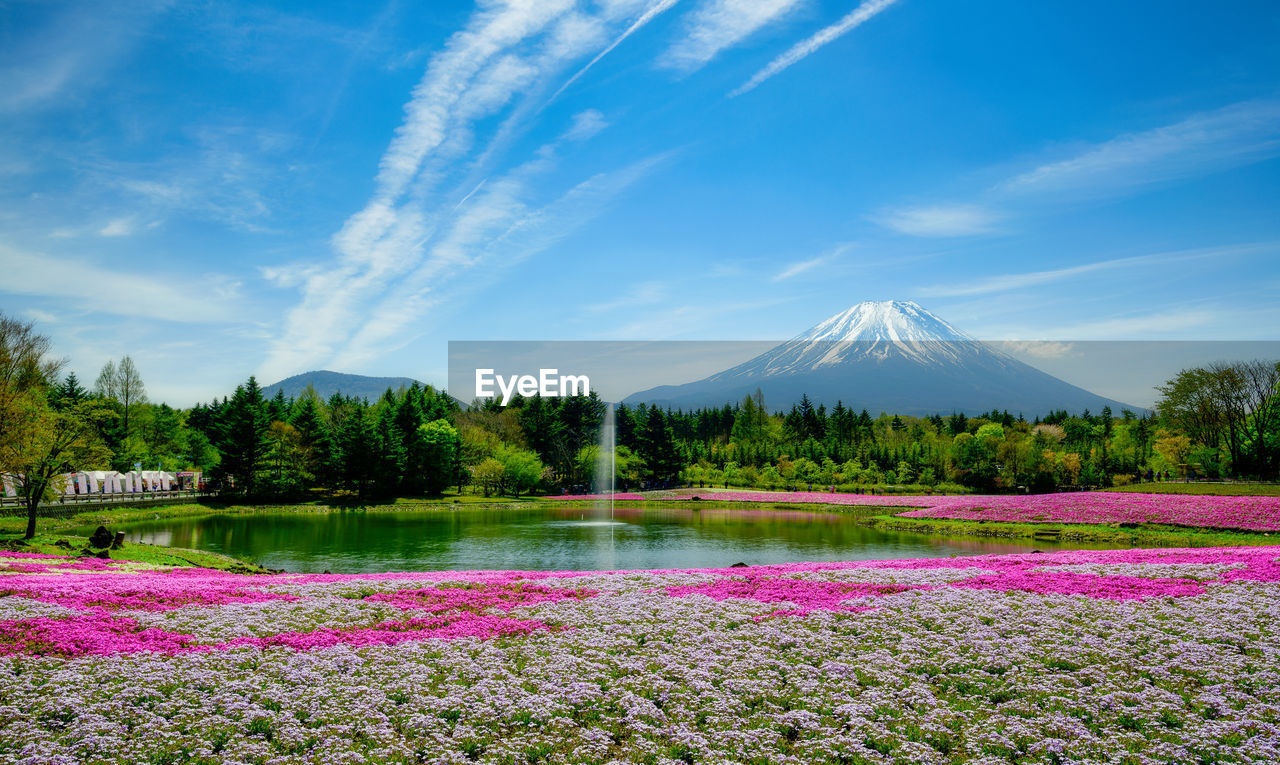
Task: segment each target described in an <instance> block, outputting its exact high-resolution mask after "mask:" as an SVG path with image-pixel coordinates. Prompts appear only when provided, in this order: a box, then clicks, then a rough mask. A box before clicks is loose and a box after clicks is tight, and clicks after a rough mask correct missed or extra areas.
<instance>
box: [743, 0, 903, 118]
mask: <svg viewBox="0 0 1280 765" xmlns="http://www.w3.org/2000/svg"><path fill="white" fill-rule="evenodd" d="M897 1H898V0H865V1H864V2H863V3H862V4H861V5H859V6H858V7H857V8H854V9H853V10H852V11H850V12H849V13H848V14H847V15H846V16H845V17H844V18H842V19H840V20H839V21H837V22H836V23H834V24H832V25H830V26H828V27H824V28H823V29H821V30H819V31H818V32H817V33H816V34H814V35H813V36H812V37H809V38H806V39H804V40H801V41H800V42H798V43H796V44H795V45H793V46H791V48H790V49H788V50H787V52H786V53H783V54H782V55H781V56H778V57H777V58H775V59H774V60H773V61H770V62H769V64H768V65H767V66H765V67H764V68H763V69H761V70H760V71H758V72H756V73H755V74H754V75H752V77H751V79H749V80H747V81H746V82H744V83H743V84H742V85H740V86H738V87H737V88H736V89H734V90H733V91H732V92H730V93H729V97H730V98H734V97H736V96H740V95H742V94H743V93H746V92H747V91H750V90H754V89H755V88H756V87H758V86H759V85H760V84H761V83H763V82H764V81H765V80H767V79H769V78H770V77H773V76H774V75H776V74H778V73H779V72H781V71H782V70H784V69H786V68H787V67H789V66H791V65H792V64H795V63H798V62H799V61H800V60H801V59H804V58H806V57H807V56H810V55H812V54H813V53H814V52H816V51H817V50H818V49H819V48H821V47H823V46H824V45H827V44H828V43H831V42H834V41H835V40H837V39H839V38H840V37H842V36H844V35H846V34H848V33H849V32H851V31H853V30H854V29H857V28H858V27H860V26H862V25H863V24H865V23H866V22H868V21H870V20H871V19H872V18H873V17H875V16H876V15H878V14H879V13H880V12H881V11H883V10H884V9H886V8H888V7H889V6H891V5H893V4H894V3H895V2H897Z"/></svg>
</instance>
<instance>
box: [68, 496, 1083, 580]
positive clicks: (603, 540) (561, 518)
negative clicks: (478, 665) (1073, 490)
mask: <svg viewBox="0 0 1280 765" xmlns="http://www.w3.org/2000/svg"><path fill="white" fill-rule="evenodd" d="M117 528H118V529H119V530H122V531H124V532H125V538H126V539H127V540H128V541H132V542H148V543H152V544H163V545H173V546H176V547H188V548H194V549H198V550H208V551H212V552H219V553H225V554H227V555H233V556H235V557H237V558H241V559H243V560H249V561H253V562H254V563H257V564H259V565H262V566H266V567H269V568H277V569H283V570H285V571H291V572H322V571H332V572H333V573H365V572H380V571H425V570H448V569H453V570H458V569H528V570H546V569H577V570H588V569H594V570H608V569H644V568H713V567H720V566H729V565H732V564H734V563H739V562H741V563H747V564H751V565H758V564H765V563H789V562H798V561H820V560H867V559H875V558H912V557H944V556H948V555H975V554H980V553H1007V552H1029V551H1031V550H1033V549H1039V550H1044V551H1046V552H1047V551H1049V550H1056V549H1065V548H1068V547H1078V546H1079V545H1062V544H1057V543H1053V542H1042V541H1038V540H1037V541H1035V542H1034V543H1032V542H1031V541H1029V540H1028V541H1026V542H1022V541H1019V540H999V541H997V540H983V539H978V538H973V537H943V536H933V535H924V534H907V533H896V532H885V531H879V530H876V529H870V528H866V527H865V526H860V525H858V524H856V523H855V522H854V521H853V519H852V518H850V517H848V516H842V515H840V514H838V513H821V512H808V511H772V510H715V509H702V510H690V509H687V508H672V509H657V510H655V509H652V508H647V509H644V510H638V509H623V508H619V509H618V510H617V511H616V514H615V516H614V519H613V520H610V518H609V515H608V511H605V512H604V513H598V512H593V511H591V510H583V509H579V508H575V509H566V508H554V507H545V508H543V507H538V508H528V509H518V510H482V509H476V510H470V509H461V510H417V511H404V512H399V511H397V512H391V511H374V512H366V511H358V510H349V511H337V512H330V513H306V512H300V513H279V514H275V513H272V514H264V513H259V514H255V515H209V516H201V517H192V518H171V519H161V520H155V521H142V522H137V523H131V524H124V525H121V526H119V527H117ZM113 530H114V529H113ZM90 531H91V530H90ZM1094 547H1097V546H1094Z"/></svg>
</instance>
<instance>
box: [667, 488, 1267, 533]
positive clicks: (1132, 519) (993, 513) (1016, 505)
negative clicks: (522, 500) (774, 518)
mask: <svg viewBox="0 0 1280 765" xmlns="http://www.w3.org/2000/svg"><path fill="white" fill-rule="evenodd" d="M684 494H685V495H686V496H697V497H699V498H700V499H705V500H713V501H737V502H772V503H796V504H816V503H824V504H830V505H862V506H865V505H877V506H884V507H914V508H919V509H916V510H908V511H906V512H902V513H899V515H902V516H903V517H906V518H952V519H957V520H970V521H975V520H976V521H1016V522H1029V523H1161V524H1175V525H1180V526H1200V527H1208V528H1223V529H1244V530H1248V531H1280V497H1229V496H1192V495H1171V494H1136V493H1130V492H1106V491H1091V492H1069V493H1062V494H1030V495H997V496H984V495H929V496H925V495H920V496H907V495H901V496H900V495H885V496H875V495H867V494H827V493H823V492H801V491H797V492H769V491H720V492H717V491H699V490H685V491H684Z"/></svg>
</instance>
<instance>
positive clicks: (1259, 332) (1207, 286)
mask: <svg viewBox="0 0 1280 765" xmlns="http://www.w3.org/2000/svg"><path fill="white" fill-rule="evenodd" d="M0 82H4V83H5V87H4V88H2V89H0V310H4V311H5V312H7V313H11V314H16V315H18V316H21V317H25V318H31V319H35V320H37V321H38V324H39V327H40V329H41V330H42V331H43V332H45V333H47V334H49V335H50V336H51V337H52V338H53V339H54V341H55V343H56V346H57V349H58V351H59V353H61V354H63V355H65V356H67V357H68V358H69V359H70V367H71V368H72V369H75V370H76V371H77V372H79V373H80V375H81V376H82V377H83V378H86V379H88V380H92V378H93V377H94V376H96V373H97V370H98V369H99V368H100V366H101V365H102V364H103V363H104V362H105V361H106V360H107V359H109V358H118V357H119V356H121V355H124V354H129V355H131V356H132V357H133V358H134V360H135V361H136V362H137V364H138V366H139V368H140V370H141V371H142V374H143V376H144V379H145V380H146V382H147V383H148V387H149V390H150V392H151V396H152V398H153V400H168V401H170V402H171V403H177V404H190V403H193V402H194V401H196V400H207V399H209V398H210V397H212V396H214V395H221V394H223V393H226V392H228V391H229V390H230V389H231V388H232V387H234V385H235V384H236V383H237V382H238V381H240V380H243V379H244V378H245V377H247V376H248V375H249V374H251V373H256V374H257V375H258V376H259V378H260V379H262V380H263V381H264V382H270V381H274V380H276V379H279V378H281V377H284V376H287V375H290V374H294V373H297V372H301V371H304V370H308V369H317V368H328V369H335V370H340V371H349V372H357V373H364V374H375V375H407V376H413V377H417V378H419V379H424V380H427V381H429V382H435V383H443V381H444V379H445V363H446V358H445V352H446V343H447V341H448V340H450V339H455V340H458V339H762V338H763V339H768V338H785V337H789V336H791V335H793V334H795V333H797V332H799V331H801V330H803V329H805V328H806V327H808V326H810V325H812V324H815V323H817V322H818V321H820V320H821V319H824V318H826V317H827V316H829V315H831V314H833V313H836V312H838V311H841V310H843V309H845V308H847V307H848V306H850V305H852V304H854V303H857V302H859V301H861V300H868V299H875V300H882V299H890V298H899V299H911V300H916V301H917V302H919V303H920V304H922V305H924V306H925V307H926V308H928V309H930V310H932V311H933V312H935V313H937V314H938V315H940V316H942V317H943V318H945V319H947V320H948V321H950V322H951V323H952V324H955V325H956V326H958V327H960V328H962V329H964V330H966V331H967V332H969V333H970V334H972V335H975V336H977V337H980V338H984V339H1053V340H1072V339H1079V340H1097V339H1232V340H1249V339H1280V333H1278V332H1277V329H1276V328H1277V327H1280V301H1277V296H1278V295H1280V215H1278V214H1277V207H1278V205H1277V202H1280V193H1278V192H1280V161H1278V160H1277V155H1280V6H1277V5H1276V4H1275V3H1267V2H1256V3H1247V2H1223V3H1216V4H1213V5H1212V6H1205V5H1204V4H1203V3H1189V2H1185V3H1184V2H1159V3H1157V2H1126V3H1104V2H1077V3H1028V2H986V3H981V4H971V3H942V2H936V0H935V1H934V2H925V1H924V0H896V2H893V1H890V0H869V1H868V2H862V3H859V2H857V1H856V0H849V1H846V2H826V1H824V0H678V1H676V2H672V1H671V0H604V1H603V2H595V3H577V4H575V3H573V2H568V0H536V1H534V2H527V3H523V4H512V5H503V4H498V3H482V4H480V5H471V4H444V3H412V2H392V3H389V4H376V3H369V4H365V3H347V4H341V5H333V6H326V5H322V4H317V3H297V4H274V5H245V4H222V5H200V6H191V5H179V4H165V3H137V4H129V3H120V4H104V3H85V4H70V5H62V4H54V3H43V2H41V3H30V4H27V3H16V4H14V3H7V4H5V5H4V8H3V10H0Z"/></svg>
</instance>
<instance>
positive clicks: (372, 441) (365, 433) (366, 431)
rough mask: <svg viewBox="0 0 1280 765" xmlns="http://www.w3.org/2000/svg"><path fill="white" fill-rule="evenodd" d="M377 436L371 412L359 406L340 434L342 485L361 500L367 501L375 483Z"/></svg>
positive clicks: (343, 423) (351, 413)
mask: <svg viewBox="0 0 1280 765" xmlns="http://www.w3.org/2000/svg"><path fill="white" fill-rule="evenodd" d="M377 441H378V433H377V430H376V429H375V427H374V423H373V421H372V419H371V418H370V417H369V414H368V410H367V408H366V407H363V406H356V407H353V408H352V409H351V411H350V412H349V413H348V414H347V417H346V419H345V420H343V421H342V429H341V431H340V432H339V434H338V445H339V449H338V451H339V453H340V454H341V466H340V470H341V473H340V475H341V476H342V482H343V484H344V485H345V486H346V487H347V488H348V489H351V490H353V491H355V493H356V496H357V497H359V498H360V499H364V498H365V496H367V495H368V493H369V488H370V486H371V485H372V484H373V480H374V473H375V471H376V470H377V463H378V444H377Z"/></svg>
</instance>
